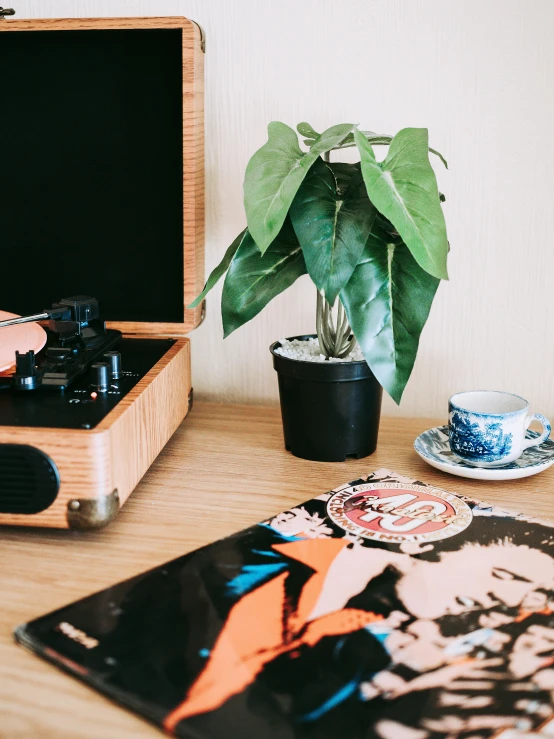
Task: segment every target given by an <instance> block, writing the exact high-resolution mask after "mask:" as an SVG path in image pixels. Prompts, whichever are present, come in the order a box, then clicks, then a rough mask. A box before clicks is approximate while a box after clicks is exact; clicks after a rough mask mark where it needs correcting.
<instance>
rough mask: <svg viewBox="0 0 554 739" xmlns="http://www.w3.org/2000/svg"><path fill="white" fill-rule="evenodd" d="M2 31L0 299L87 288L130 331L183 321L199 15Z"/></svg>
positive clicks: (195, 160)
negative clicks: (196, 16) (197, 19)
mask: <svg viewBox="0 0 554 739" xmlns="http://www.w3.org/2000/svg"><path fill="white" fill-rule="evenodd" d="M0 32H1V35H0V54H1V56H2V62H3V67H4V70H5V76H4V84H3V90H2V112H3V115H2V119H3V120H2V165H1V167H0V186H1V205H2V208H1V217H0V250H1V255H2V263H3V266H4V268H3V269H2V270H0V309H3V310H8V311H11V312H14V313H19V314H23V315H25V314H31V313H36V312H37V311H40V310H42V309H43V308H45V307H49V306H50V305H51V304H52V303H53V302H56V301H58V300H59V299H61V298H65V297H69V296H71V295H78V294H81V295H92V296H94V297H96V298H97V299H98V300H99V302H100V306H101V310H102V313H103V315H104V317H105V318H106V319H107V320H108V324H109V325H110V326H111V327H112V328H117V329H120V330H121V331H123V332H124V333H126V334H136V335H142V336H156V335H170V336H183V335H185V334H187V333H188V332H189V331H190V330H192V329H193V328H195V327H196V326H197V325H198V324H199V323H200V321H201V317H202V307H199V308H197V309H195V310H186V309H185V306H186V305H188V304H189V303H191V302H192V300H193V299H194V298H195V297H196V295H198V293H199V292H200V291H201V289H202V286H203V282H204V120H203V116H204V102H203V48H204V39H203V35H202V32H201V30H200V28H199V27H198V26H197V25H196V24H195V23H193V22H192V21H190V20H187V19H186V18H102V19H67V20H66V19H60V20H24V21H14V20H0Z"/></svg>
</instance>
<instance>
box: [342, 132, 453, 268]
mask: <svg viewBox="0 0 554 739" xmlns="http://www.w3.org/2000/svg"><path fill="white" fill-rule="evenodd" d="M354 137H355V139H356V144H357V145H358V149H359V151H360V156H361V165H362V173H363V176H364V181H365V184H366V187H367V192H368V195H369V197H370V200H371V202H372V203H373V204H374V205H375V206H376V208H377V209H378V210H379V211H380V212H381V213H382V214H383V215H384V216H385V217H386V218H387V219H388V220H389V221H391V222H392V223H393V225H394V227H395V228H396V230H397V231H398V233H399V234H400V235H401V236H402V239H403V240H404V242H405V243H406V245H407V246H408V248H409V249H410V251H411V252H412V254H413V256H414V257H415V259H416V261H417V263H418V264H419V265H420V267H422V268H423V269H424V270H425V271H426V272H429V274H430V275H433V276H434V277H439V278H440V279H448V273H447V270H446V257H447V254H448V240H447V238H446V224H445V222H444V215H443V212H442V208H441V205H440V199H439V191H438V187H437V180H436V178H435V173H434V172H433V168H432V167H431V165H430V163H429V155H428V147H429V142H428V134H427V129H426V128H404V129H403V130H402V131H399V132H398V133H397V134H396V136H395V137H394V139H393V141H392V143H391V145H390V148H389V151H388V154H387V157H386V159H385V161H384V162H377V160H376V159H375V155H374V153H373V149H372V148H371V145H370V144H369V143H368V141H367V139H366V138H365V136H363V135H362V134H361V133H360V132H359V131H354Z"/></svg>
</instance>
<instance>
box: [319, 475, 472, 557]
mask: <svg viewBox="0 0 554 739" xmlns="http://www.w3.org/2000/svg"><path fill="white" fill-rule="evenodd" d="M327 513H328V515H329V517H330V518H331V520H332V521H333V522H334V523H335V524H336V525H337V526H340V528H342V529H344V530H345V531H349V532H351V533H352V534H356V535H357V536H361V537H364V538H365V539H374V540H376V541H382V542H387V543H392V544H394V543H396V544H402V543H403V542H430V541H438V540H440V539H446V538H448V537H449V536H454V535H455V534H459V533H460V532H461V531H463V530H464V529H466V528H467V527H468V526H469V524H470V523H471V519H472V515H471V509H470V508H469V506H468V505H467V503H464V501H463V500H461V499H460V498H458V497H457V496H455V495H453V494H452V493H447V492H446V491H444V490H439V489H438V488H433V487H426V486H424V485H407V484H404V483H383V482H381V483H366V484H363V485H351V486H348V487H345V488H343V489H341V490H339V491H337V492H335V493H333V495H332V496H331V497H330V498H329V500H328V502H327Z"/></svg>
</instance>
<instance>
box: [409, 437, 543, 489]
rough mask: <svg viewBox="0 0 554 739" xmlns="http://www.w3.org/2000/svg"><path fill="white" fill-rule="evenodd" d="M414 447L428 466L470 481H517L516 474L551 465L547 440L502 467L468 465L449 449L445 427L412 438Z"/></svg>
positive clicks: (535, 471) (535, 473)
mask: <svg viewBox="0 0 554 739" xmlns="http://www.w3.org/2000/svg"><path fill="white" fill-rule="evenodd" d="M525 436H526V438H527V439H536V438H537V436H539V434H537V433H536V432H535V431H527V433H526V435H525ZM414 449H415V450H416V452H417V453H418V454H419V456H420V457H421V458H422V459H424V460H425V461H426V462H427V463H428V464H430V465H431V467H436V469H438V470H442V471H443V472H448V473H449V474H450V475H457V476H458V477H469V478H470V479H472V480H518V479H519V478H520V477H530V476H531V475H538V473H539V472H542V471H543V470H547V469H548V468H549V467H550V466H552V465H553V464H554V441H552V440H551V439H547V441H545V442H543V443H542V444H541V445H540V446H536V447H530V448H529V449H526V450H525V451H524V452H523V454H522V455H521V457H519V459H516V461H515V462H511V463H510V464H507V465H506V466H505V467H495V468H493V469H491V468H489V469H484V468H481V467H471V465H469V464H467V463H466V462H464V461H463V460H462V459H460V457H458V456H457V455H456V454H454V452H452V451H451V450H450V446H449V444H448V426H437V427H436V428H434V429H429V430H428V431H424V432H423V433H422V434H420V435H419V436H418V437H417V439H416V440H415V441H414Z"/></svg>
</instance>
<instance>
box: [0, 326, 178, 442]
mask: <svg viewBox="0 0 554 739" xmlns="http://www.w3.org/2000/svg"><path fill="white" fill-rule="evenodd" d="M114 333H115V332H114ZM174 344H175V339H127V338H116V339H115V340H114V342H113V344H112V343H110V344H109V345H108V346H107V348H106V350H105V351H104V352H103V353H98V354H97V355H96V356H95V357H94V361H93V362H92V363H91V364H90V365H88V366H87V367H86V370H85V371H83V373H82V374H80V375H79V376H78V377H76V379H75V380H74V381H73V382H72V383H71V384H70V385H62V386H58V387H57V386H55V384H54V381H55V379H56V378H55V377H54V378H52V384H50V385H48V384H47V383H46V382H45V381H44V379H43V384H42V385H41V386H40V387H38V388H37V389H36V390H33V391H32V392H29V391H25V390H17V389H14V383H13V380H12V381H8V380H6V381H5V382H4V383H3V384H2V382H0V426H18V427H21V426H28V427H35V428H61V429H93V428H95V426H97V425H98V424H99V423H100V421H102V419H103V418H105V416H107V414H108V413H109V412H110V411H111V410H113V409H114V408H115V407H116V406H117V404H118V403H119V402H120V401H121V400H122V398H124V397H125V396H126V395H127V393H128V392H129V391H130V390H132V389H133V388H134V387H135V385H136V384H137V383H138V382H139V381H140V380H141V379H142V378H143V377H144V376H145V375H146V374H147V373H148V372H149V371H150V370H151V369H152V368H153V367H154V366H155V365H156V364H157V362H159V361H160V359H161V358H162V357H163V356H164V354H166V352H168V351H169V349H171V347H172V346H173V345H174ZM54 369H55V367H54ZM51 374H52V375H55V374H57V373H56V372H52V373H51ZM60 374H61V373H60ZM44 378H46V379H48V378H47V377H46V375H44Z"/></svg>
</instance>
